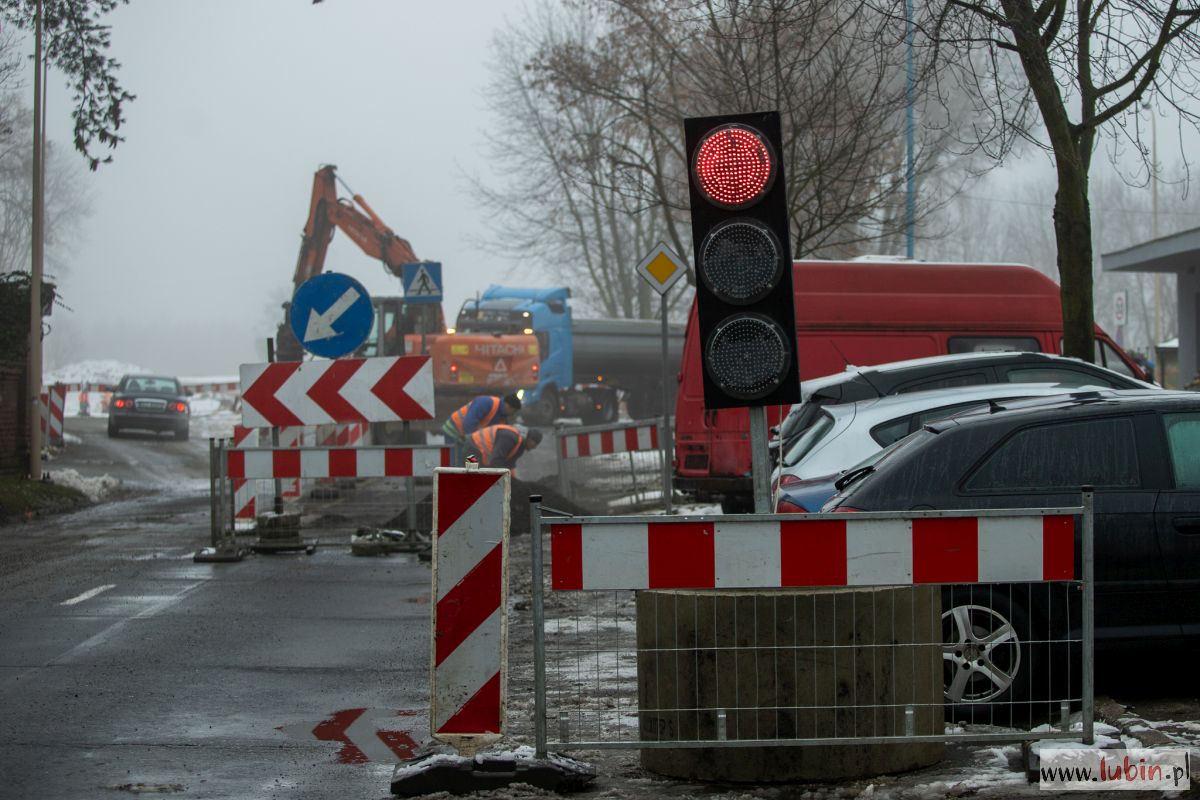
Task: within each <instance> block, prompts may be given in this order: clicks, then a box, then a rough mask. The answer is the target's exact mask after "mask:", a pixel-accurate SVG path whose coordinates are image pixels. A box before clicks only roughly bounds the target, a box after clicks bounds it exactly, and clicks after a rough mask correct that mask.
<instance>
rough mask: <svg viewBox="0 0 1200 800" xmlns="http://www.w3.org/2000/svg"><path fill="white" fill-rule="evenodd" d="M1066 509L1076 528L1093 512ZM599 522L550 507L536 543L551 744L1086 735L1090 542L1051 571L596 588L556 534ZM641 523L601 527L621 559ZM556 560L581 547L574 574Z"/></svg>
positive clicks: (538, 629)
mask: <svg viewBox="0 0 1200 800" xmlns="http://www.w3.org/2000/svg"><path fill="white" fill-rule="evenodd" d="M1054 511H1057V512H1059V514H1060V516H1061V513H1062V512H1063V511H1068V512H1070V511H1072V510H1070V509H1067V510H1063V509H1058V510H1054ZM1073 511H1074V512H1075V513H1079V514H1080V519H1086V521H1085V522H1084V524H1083V525H1082V528H1084V529H1086V531H1087V533H1085V534H1084V537H1085V539H1086V538H1087V536H1088V534H1089V533H1090V515H1083V514H1082V512H1080V510H1079V509H1074V510H1073ZM935 513H936V512H935ZM943 513H944V512H943ZM1020 513H1026V514H1028V513H1029V512H1028V511H1026V512H1020ZM803 516H804V517H805V519H806V520H809V521H812V522H818V523H819V522H824V521H826V518H828V517H829V516H830V515H803ZM908 516H909V517H910V518H911V517H912V516H914V515H908ZM642 519H643V520H652V519H657V520H659V521H660V522H658V523H650V522H647V523H646V524H650V525H654V524H658V525H661V524H662V523H661V520H662V519H663V518H661V517H659V518H642ZM708 519H709V520H710V521H712V522H713V523H714V524H715V525H722V524H725V525H728V526H736V525H737V524H738V523H737V522H735V520H737V519H738V518H736V517H712V518H708ZM741 519H742V520H748V519H754V520H755V523H756V524H758V525H760V526H761V525H764V524H769V522H770V521H771V520H779V521H781V522H783V521H785V518H782V517H772V518H766V519H764V518H762V517H755V518H747V517H743V518H741ZM601 520H602V518H587V519H585V520H582V521H581V518H553V519H550V520H547V526H548V527H549V528H550V530H547V531H544V533H550V534H551V535H550V537H549V541H552V542H554V544H553V545H552V547H551V548H550V549H549V550H548V549H546V548H543V547H541V546H538V547H537V548H536V550H537V551H538V554H537V555H536V556H535V557H536V558H538V559H539V562H538V563H539V565H540V567H541V569H538V568H537V567H535V572H547V571H548V572H549V576H550V577H548V578H546V579H545V580H543V581H540V582H539V581H538V580H537V579H536V576H535V585H534V590H535V592H536V591H537V588H538V586H542V588H543V590H544V591H543V592H542V593H541V595H540V596H539V597H537V598H535V608H536V607H537V606H538V604H539V603H544V604H545V609H546V610H545V611H544V612H543V615H542V618H541V625H538V624H537V621H536V620H537V617H538V615H537V614H536V613H535V628H534V635H535V637H538V636H539V635H540V637H541V642H540V644H539V643H535V649H538V648H540V649H541V664H542V679H541V684H542V692H541V695H540V697H539V699H538V702H537V703H536V704H535V705H536V706H537V708H536V710H535V715H536V716H537V720H535V724H537V725H540V727H541V729H542V731H543V733H542V735H543V736H544V737H545V746H546V747H549V748H552V749H563V750H569V749H604V748H639V749H643V750H645V749H647V748H651V749H652V748H692V747H751V746H754V747H759V746H778V745H810V744H864V743H877V744H879V743H892V744H896V743H901V742H906V741H907V742H944V741H951V740H958V741H1028V740H1034V739H1052V738H1074V739H1080V738H1083V739H1085V740H1089V739H1090V737H1091V724H1092V723H1091V719H1092V697H1091V682H1090V681H1091V678H1090V676H1091V661H1090V659H1091V655H1090V654H1091V636H1092V634H1091V629H1090V603H1091V600H1090V597H1091V593H1090V591H1085V588H1086V587H1087V582H1086V580H1085V577H1086V576H1089V575H1090V570H1091V565H1090V552H1089V553H1087V554H1084V555H1081V556H1080V558H1079V559H1078V560H1079V567H1078V568H1074V569H1072V570H1071V575H1070V577H1069V578H1067V579H1055V580H1044V581H1043V580H1022V581H989V582H977V581H976V582H970V583H967V582H959V583H941V582H938V583H924V584H917V583H913V582H910V585H886V583H884V584H881V585H870V584H869V583H863V584H860V585H840V586H788V587H781V586H778V585H774V586H770V585H768V586H764V587H762V588H755V587H740V588H731V589H722V588H719V587H717V586H710V587H707V588H696V587H695V586H685V587H684V588H645V587H644V586H638V587H636V588H633V587H631V588H629V589H608V588H606V589H595V590H589V589H588V587H587V583H588V577H587V576H588V574H589V573H588V570H589V567H588V566H587V562H588V555H587V553H586V549H587V545H586V542H585V544H584V547H583V551H584V552H583V554H582V556H581V555H580V552H579V551H573V550H572V548H571V547H560V546H559V542H558V540H557V539H556V538H555V537H556V536H557V535H558V534H559V533H561V532H563V531H564V530H565V531H567V533H568V534H569V533H570V529H571V528H572V527H582V528H583V529H584V530H585V531H586V529H587V526H588V524H591V523H600V522H601ZM637 520H638V518H634V517H626V518H620V519H617V520H614V521H613V522H611V524H609V525H607V526H605V525H604V524H599V525H598V526H597V527H598V528H600V529H602V530H604V534H605V536H606V537H607V542H608V543H609V544H610V546H611V548H612V549H614V550H616V551H617V552H616V553H614V554H613V558H614V559H624V560H632V561H636V560H637V554H636V553H633V554H631V553H630V552H628V550H627V549H626V548H623V546H622V543H621V537H622V535H623V534H622V529H625V530H629V529H631V528H633V527H634V526H636V525H637V524H639V523H638V522H637ZM723 521H727V522H723ZM839 522H840V521H839ZM734 529H735V527H730V528H727V530H734ZM720 535H721V532H720V529H719V528H718V529H717V536H718V537H720ZM981 535H982V534H981ZM585 536H586V533H585ZM653 536H654V533H653V532H652V533H651V538H653ZM653 548H654V545H653V544H651V545H650V549H651V550H653ZM718 549H719V547H718ZM1084 549H1085V550H1086V549H1087V548H1084ZM891 556H892V557H893V558H896V557H897V556H898V554H897V553H895V552H892V553H891ZM814 557H816V555H815V553H814ZM651 558H653V556H651ZM555 559H558V560H560V561H566V562H571V561H580V560H581V561H582V563H583V566H582V567H581V568H579V570H578V571H579V573H581V574H582V575H583V578H582V581H581V582H582V584H584V585H583V586H582V587H579V586H577V585H572V584H573V583H574V582H573V581H572V580H570V579H568V580H564V579H563V577H562V575H563V573H564V571H567V572H569V571H570V569H572V568H574V567H572V566H571V565H570V564H569V563H568V566H567V567H566V568H564V567H563V566H562V565H561V564H556V563H555ZM784 569H785V570H786V565H785V567H784ZM653 570H654V567H653V565H651V567H650V571H651V573H653ZM610 571H611V570H610ZM717 572H718V574H720V566H719V565H718V567H717ZM613 582H614V581H610V582H609V583H610V584H611V583H613ZM651 582H653V579H652V580H651ZM713 583H714V584H716V583H719V580H718V581H713Z"/></svg>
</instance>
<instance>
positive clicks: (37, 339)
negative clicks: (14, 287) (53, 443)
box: [28, 0, 46, 480]
mask: <svg viewBox="0 0 1200 800" xmlns="http://www.w3.org/2000/svg"><path fill="white" fill-rule="evenodd" d="M36 14H37V17H36V18H35V19H34V28H33V30H34V34H33V175H32V180H33V226H32V227H33V230H32V235H33V244H32V248H31V249H32V256H33V258H32V263H31V265H30V270H29V362H28V370H29V383H28V389H29V405H28V408H29V417H28V423H29V477H30V478H31V479H32V480H40V479H41V477H42V427H41V425H42V408H41V398H40V396H41V393H42V258H43V255H44V254H43V252H42V225H43V211H44V209H45V204H44V197H43V194H44V191H45V180H44V178H45V165H44V163H43V155H44V153H45V151H44V149H43V144H42V143H43V139H44V138H45V135H46V132H45V130H43V128H42V103H43V100H44V98H43V96H42V93H43V91H44V82H43V75H42V0H37V6H36Z"/></svg>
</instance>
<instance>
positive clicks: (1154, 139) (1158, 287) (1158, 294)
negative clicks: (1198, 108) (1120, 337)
mask: <svg viewBox="0 0 1200 800" xmlns="http://www.w3.org/2000/svg"><path fill="white" fill-rule="evenodd" d="M1150 163H1151V167H1150V225H1151V228H1150V238H1151V239H1157V238H1158V119H1157V115H1156V114H1155V113H1154V107H1153V106H1150ZM1162 280H1163V278H1162V273H1161V272H1155V273H1154V341H1153V342H1151V343H1150V357H1151V358H1153V359H1154V360H1155V362H1157V361H1158V352H1157V350H1158V344H1159V342H1161V341H1162V340H1163V325H1162ZM1158 372H1159V374H1158V375H1157V376H1156V377H1157V378H1158V382H1159V383H1162V368H1161V367H1159V370H1158Z"/></svg>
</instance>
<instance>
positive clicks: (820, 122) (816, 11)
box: [480, 0, 950, 316]
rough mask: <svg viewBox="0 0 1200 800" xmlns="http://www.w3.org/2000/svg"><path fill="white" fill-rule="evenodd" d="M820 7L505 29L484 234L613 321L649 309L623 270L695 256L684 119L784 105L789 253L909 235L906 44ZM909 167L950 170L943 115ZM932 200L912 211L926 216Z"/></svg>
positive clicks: (851, 251)
mask: <svg viewBox="0 0 1200 800" xmlns="http://www.w3.org/2000/svg"><path fill="white" fill-rule="evenodd" d="M853 12H854V10H853V9H850V10H847V9H843V8H841V7H840V4H836V3H832V4H831V3H825V2H820V0H805V1H804V2H783V1H782V0H770V1H767V0H757V1H753V2H746V1H745V0H743V1H741V2H737V1H736V0H727V1H726V2H715V0H710V1H708V2H699V3H697V2H692V1H691V0H614V1H613V2H588V1H587V0H585V1H584V2H577V3H566V4H563V5H552V4H550V3H543V4H541V5H540V6H538V7H537V9H536V11H535V14H534V15H533V16H532V17H530V18H529V19H526V20H524V21H522V24H521V25H520V27H518V28H514V29H512V30H510V31H508V32H506V33H505V34H504V35H502V36H501V37H500V38H499V39H498V41H497V46H496V57H495V71H494V74H495V80H494V83H493V86H492V90H491V92H490V97H491V98H492V100H493V103H494V110H495V111H496V114H497V117H498V119H499V120H500V124H499V126H498V129H497V134H496V137H495V141H496V143H497V148H496V159H495V163H496V164H497V165H498V167H499V168H500V169H501V170H502V172H503V174H504V175H505V181H504V182H503V183H502V184H501V185H500V186H498V187H488V186H481V187H480V189H481V193H482V196H483V197H484V199H485V202H486V203H487V204H488V205H489V207H490V208H491V209H493V210H494V212H495V214H494V217H493V219H494V222H495V230H494V231H493V243H494V244H495V245H496V246H497V247H500V248H501V249H502V250H504V251H506V252H509V253H510V254H512V253H515V254H518V255H520V256H521V257H522V258H525V259H533V260H536V261H539V262H542V263H548V264H551V265H553V266H554V267H555V268H557V269H558V270H559V274H560V275H561V276H562V277H563V278H564V279H568V278H571V277H574V278H575V279H576V280H581V281H583V282H584V283H585V285H586V286H587V288H589V289H590V290H591V292H589V294H592V295H593V296H594V297H595V298H596V305H598V306H599V307H600V308H602V309H603V310H604V311H605V312H606V313H610V314H619V315H630V316H650V315H651V314H652V313H653V305H652V304H650V303H649V302H648V300H649V298H648V296H647V295H646V294H645V288H644V287H643V286H641V282H640V281H639V280H638V279H637V278H636V276H635V275H634V274H633V269H632V268H633V266H634V265H635V264H636V263H637V261H638V260H639V259H640V257H641V256H642V255H643V254H644V253H645V252H646V251H648V250H649V249H650V247H651V246H652V245H653V243H654V242H655V241H657V240H662V241H665V242H667V243H668V244H669V245H670V246H671V247H672V248H673V249H675V250H676V251H677V252H679V253H680V254H683V255H686V254H688V253H689V252H690V244H691V242H690V229H689V227H688V217H687V213H686V209H687V176H686V170H687V154H685V153H684V152H683V135H682V120H683V119H684V118H685V117H689V116H704V115H711V114H718V113H734V112H742V111H754V110H764V109H769V108H778V109H779V110H780V111H781V112H782V113H783V116H784V137H785V141H784V152H783V154H782V158H783V160H784V162H785V164H786V168H787V171H788V196H789V205H790V216H791V226H792V231H793V237H794V248H793V251H794V253H795V254H796V255H797V256H803V255H809V254H831V255H855V254H857V253H859V252H861V248H863V247H865V246H867V245H868V244H869V243H871V242H879V241H882V240H889V239H888V237H892V238H891V239H890V241H894V237H895V235H896V232H897V231H899V230H902V228H903V225H904V219H903V211H902V210H903V196H904V188H905V187H904V174H903V164H904V157H903V156H904V151H903V142H904V136H903V133H904V128H903V125H904V119H903V108H904V99H905V91H904V90H905V87H904V75H903V60H904V49H903V47H902V41H901V40H897V39H895V38H893V39H890V40H889V39H887V38H886V37H888V36H889V35H891V32H890V30H891V29H890V28H889V26H888V24H887V22H888V20H887V19H886V18H884V17H882V16H879V15H872V14H863V13H853ZM923 111H924V114H923V116H924V118H925V123H926V124H925V125H924V126H923V130H922V136H921V141H920V152H919V159H918V173H919V177H921V178H924V177H925V176H927V175H929V174H931V173H932V172H933V171H934V170H935V169H936V168H938V167H939V166H940V165H941V164H942V159H943V157H944V156H945V155H946V149H945V144H946V143H947V142H948V141H949V136H950V133H949V131H948V129H947V128H948V124H949V123H948V121H949V119H950V117H949V115H948V114H947V113H946V112H945V110H944V108H942V107H941V106H936V105H929V106H927V107H924V108H923ZM928 210H929V206H928V204H922V212H923V213H927V212H928Z"/></svg>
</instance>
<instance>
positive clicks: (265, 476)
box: [210, 440, 449, 555]
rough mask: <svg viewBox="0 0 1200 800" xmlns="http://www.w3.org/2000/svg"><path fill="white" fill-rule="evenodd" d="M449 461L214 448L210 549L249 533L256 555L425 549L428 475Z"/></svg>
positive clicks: (435, 456) (351, 451)
mask: <svg viewBox="0 0 1200 800" xmlns="http://www.w3.org/2000/svg"><path fill="white" fill-rule="evenodd" d="M448 460H449V449H448V448H445V447H441V446H427V445H411V446H394V447H351V448H340V447H314V446H305V445H303V444H301V445H299V446H296V447H287V446H285V447H251V448H238V449H233V448H231V447H230V446H229V443H228V442H227V441H221V440H213V441H212V443H211V445H210V461H211V464H212V467H211V472H212V476H211V477H212V484H213V501H212V504H211V505H212V514H213V524H212V537H213V547H219V546H221V544H222V543H225V544H226V545H228V544H229V543H230V542H231V541H232V540H233V539H234V537H235V536H238V535H243V536H249V535H253V536H256V537H257V539H256V542H255V544H254V545H253V548H254V549H259V550H287V549H311V548H312V547H314V546H316V545H317V544H318V543H320V544H350V545H352V546H353V547H354V549H355V552H356V553H361V554H363V555H370V554H376V553H386V552H404V551H418V552H419V551H423V550H426V549H428V546H429V542H430V530H431V528H432V519H433V506H432V478H433V470H434V469H435V468H436V467H438V466H443V465H445V464H447V463H448Z"/></svg>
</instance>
